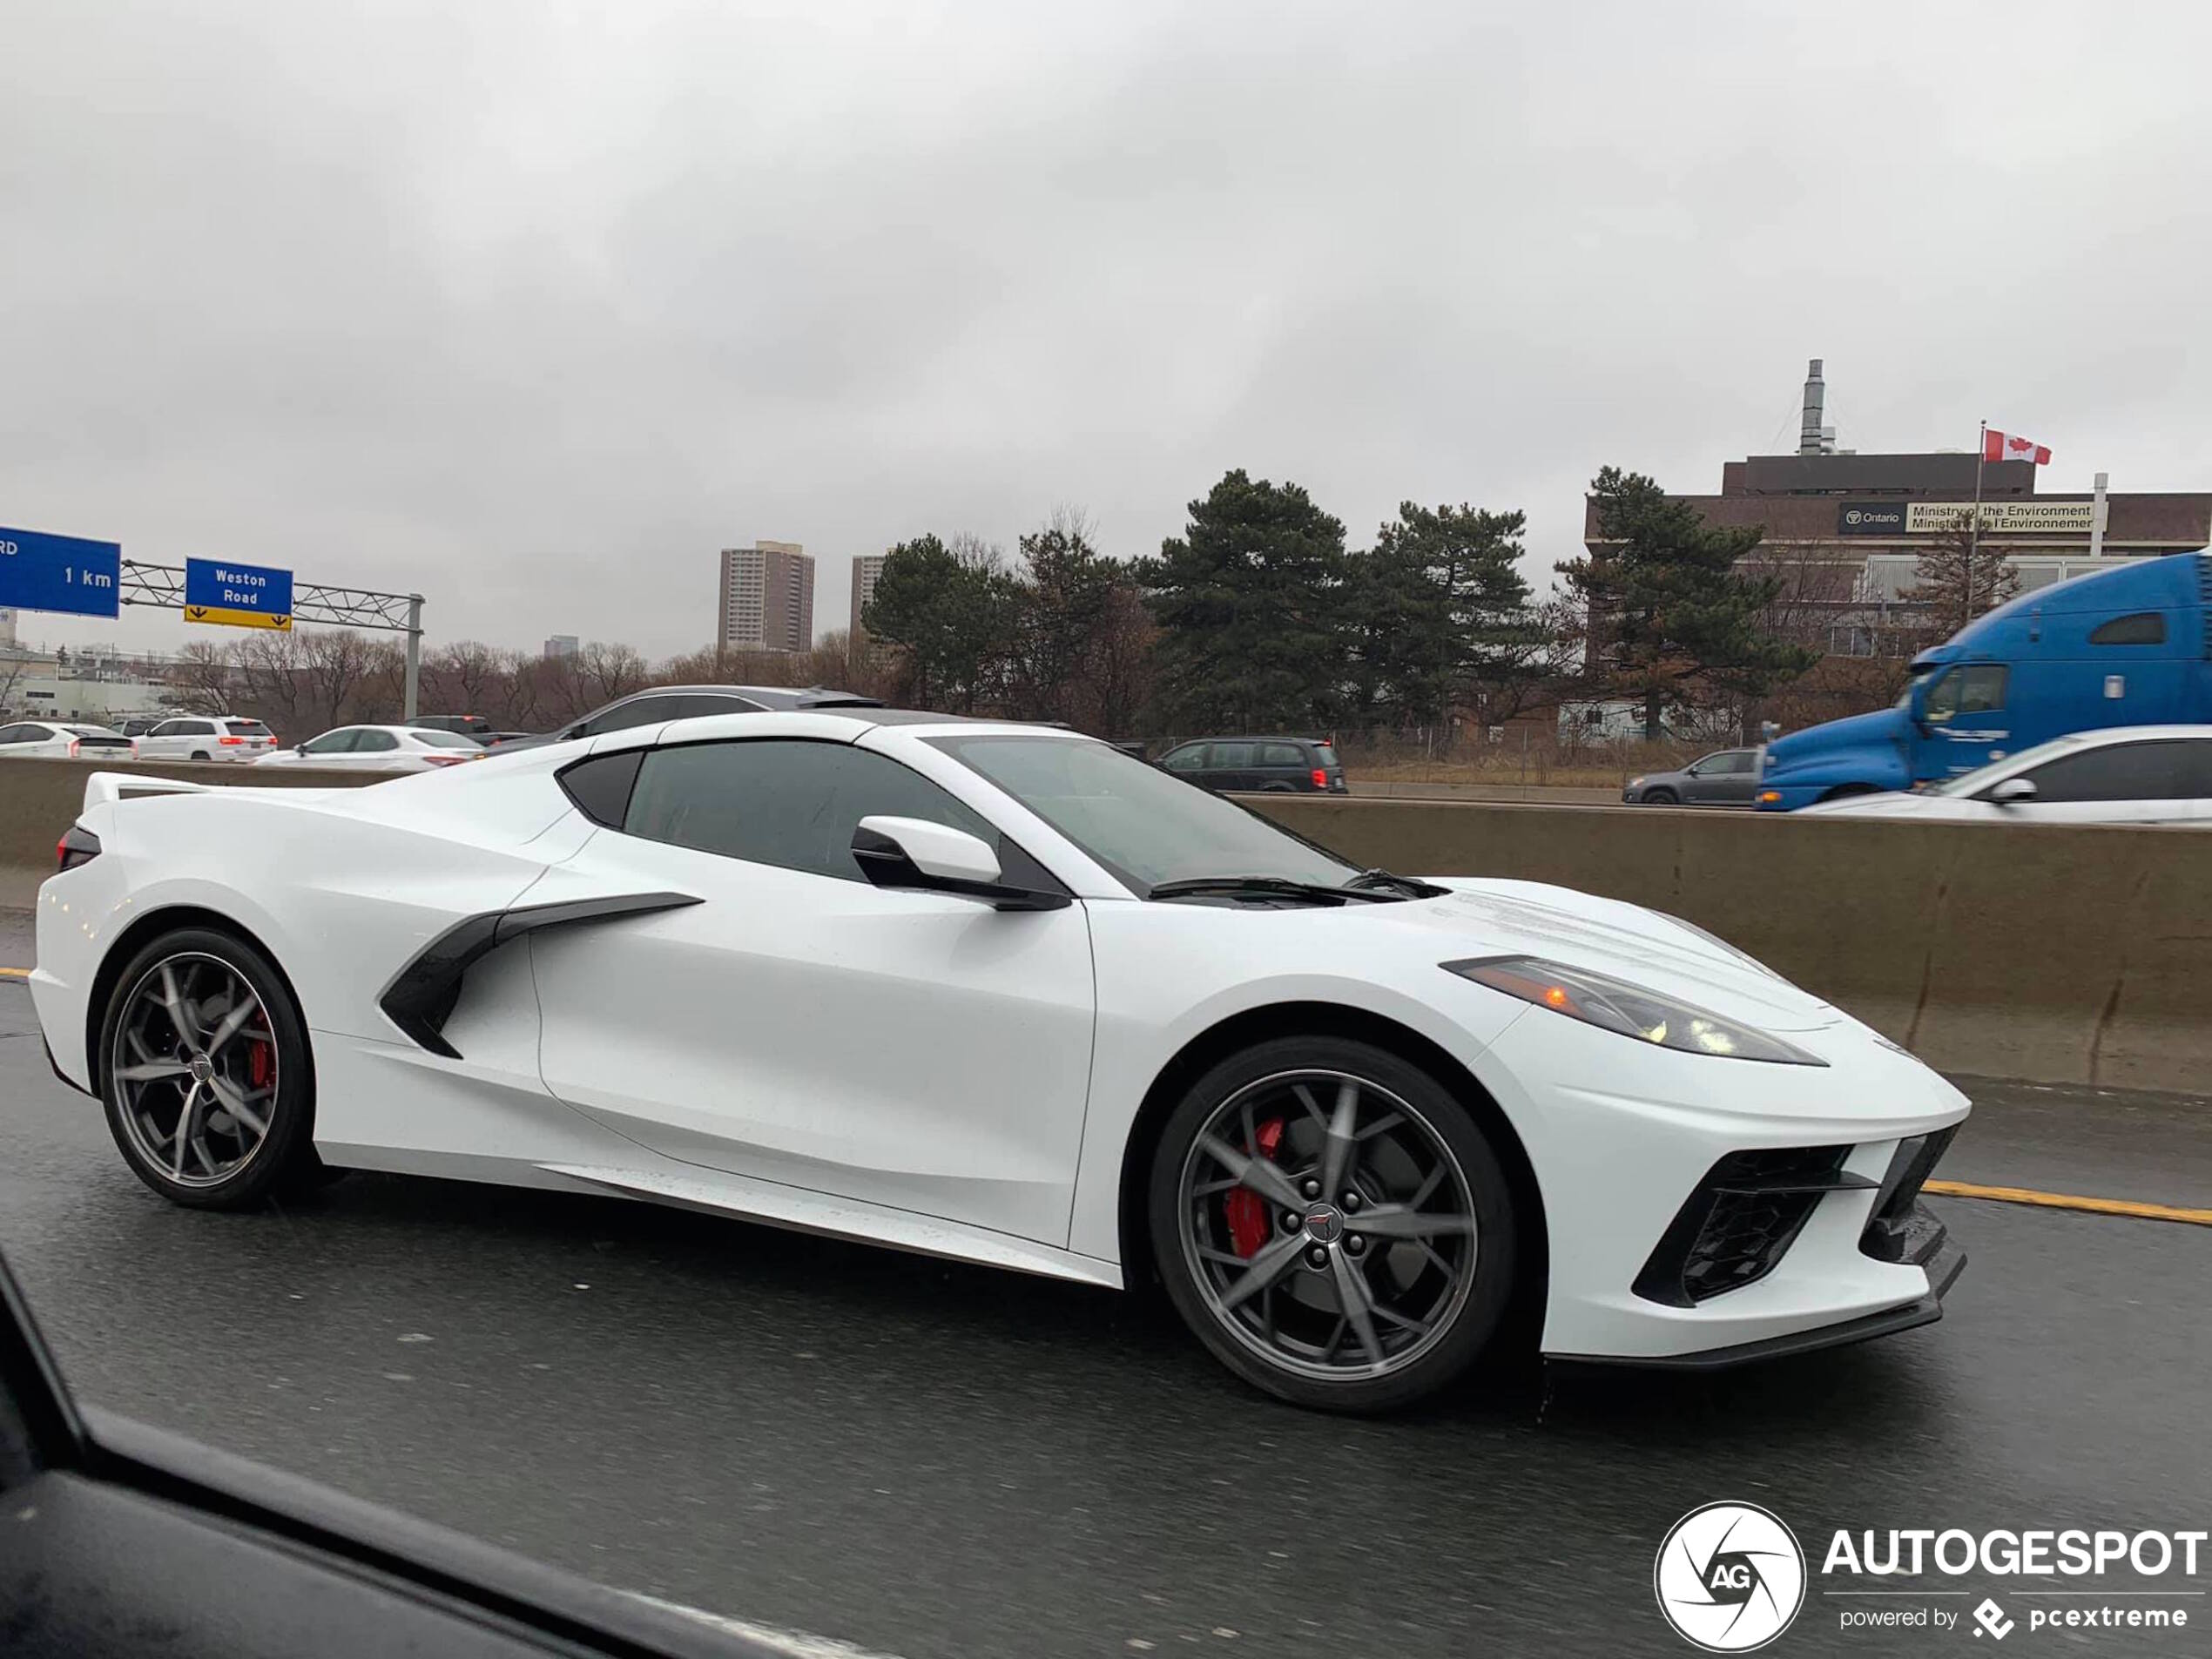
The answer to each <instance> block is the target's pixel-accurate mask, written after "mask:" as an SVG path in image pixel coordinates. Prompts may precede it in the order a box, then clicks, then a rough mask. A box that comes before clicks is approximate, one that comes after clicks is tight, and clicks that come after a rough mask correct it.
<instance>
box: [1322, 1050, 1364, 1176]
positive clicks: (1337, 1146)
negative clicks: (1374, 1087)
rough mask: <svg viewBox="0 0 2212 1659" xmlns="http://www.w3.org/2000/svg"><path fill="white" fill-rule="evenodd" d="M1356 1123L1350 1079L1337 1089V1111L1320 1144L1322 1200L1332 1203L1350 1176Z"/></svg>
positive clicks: (1355, 1090) (1356, 1109)
mask: <svg viewBox="0 0 2212 1659" xmlns="http://www.w3.org/2000/svg"><path fill="white" fill-rule="evenodd" d="M1358 1122H1359V1084H1357V1083H1355V1082H1352V1080H1351V1079H1350V1078H1348V1077H1347V1078H1345V1081H1344V1082H1342V1083H1340V1084H1339V1085H1338V1087H1337V1108H1336V1110H1335V1112H1334V1113H1333V1114H1332V1116H1330V1118H1329V1132H1328V1137H1327V1138H1326V1139H1325V1141H1323V1142H1322V1143H1321V1196H1322V1197H1325V1198H1326V1199H1328V1200H1329V1201H1330V1202H1331V1203H1334V1202H1335V1201H1336V1199H1337V1197H1338V1196H1339V1194H1341V1193H1342V1192H1343V1191H1344V1188H1345V1182H1346V1181H1347V1180H1348V1179H1349V1178H1350V1177H1351V1175H1352V1145H1353V1139H1354V1137H1353V1135H1352V1128H1353V1126H1354V1125H1355V1124H1356V1123H1358Z"/></svg>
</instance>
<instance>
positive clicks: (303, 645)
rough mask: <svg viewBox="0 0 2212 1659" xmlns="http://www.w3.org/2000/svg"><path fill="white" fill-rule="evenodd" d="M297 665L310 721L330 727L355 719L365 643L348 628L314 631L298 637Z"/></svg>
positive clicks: (366, 664) (365, 666) (365, 669)
mask: <svg viewBox="0 0 2212 1659" xmlns="http://www.w3.org/2000/svg"><path fill="white" fill-rule="evenodd" d="M299 664H300V678H303V679H304V680H305V681H306V683H307V690H306V704H307V709H308V710H309V711H312V715H313V718H314V720H316V721H318V722H320V724H321V725H326V726H332V725H347V724H348V723H349V722H351V721H352V720H354V718H358V712H357V711H356V710H355V708H354V700H355V698H356V695H357V694H358V692H359V691H361V683H362V681H363V680H365V679H366V678H368V674H369V671H370V667H371V658H370V653H369V648H368V640H366V639H364V638H363V637H361V635H359V634H357V633H355V632H354V631H353V630H352V629H350V628H332V629H318V630H316V631H314V632H313V633H309V634H305V635H302V636H301V637H300V653H299ZM379 712H381V711H379ZM393 712H394V713H396V712H397V711H396V710H394V711H393Z"/></svg>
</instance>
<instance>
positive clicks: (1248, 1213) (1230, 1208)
mask: <svg viewBox="0 0 2212 1659" xmlns="http://www.w3.org/2000/svg"><path fill="white" fill-rule="evenodd" d="M1258 1135H1259V1147H1258V1156H1259V1157H1264V1158H1267V1159H1269V1160H1272V1159H1273V1158H1274V1157H1275V1149H1276V1148H1277V1147H1278V1146H1280V1145H1281V1144H1282V1143H1283V1120H1282V1119H1281V1118H1279V1117H1271V1118H1269V1119H1268V1120H1267V1121H1266V1122H1265V1123H1262V1124H1261V1125H1260V1126H1259V1130H1258ZM1221 1213H1222V1216H1223V1217H1224V1219H1225V1220H1227V1222H1228V1223H1229V1242H1230V1243H1231V1244H1234V1245H1235V1246H1236V1247H1237V1253H1238V1255H1239V1256H1244V1257H1251V1256H1257V1255H1258V1254H1259V1251H1260V1246H1261V1245H1263V1244H1265V1243H1266V1242H1267V1238H1268V1234H1269V1232H1270V1231H1271V1229H1270V1228H1269V1225H1268V1219H1269V1218H1268V1214H1267V1200H1266V1199H1264V1198H1263V1197H1260V1196H1259V1194H1258V1193H1257V1192H1254V1191H1253V1190H1251V1188H1250V1187H1237V1188H1233V1189H1232V1190H1231V1192H1230V1194H1229V1196H1228V1197H1226V1198H1224V1199H1223V1200H1222V1201H1221Z"/></svg>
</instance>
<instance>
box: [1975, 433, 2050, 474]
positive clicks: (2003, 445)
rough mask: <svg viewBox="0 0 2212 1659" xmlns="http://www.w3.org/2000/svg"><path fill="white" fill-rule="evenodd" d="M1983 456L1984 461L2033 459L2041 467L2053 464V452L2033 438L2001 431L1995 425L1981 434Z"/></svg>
mask: <svg viewBox="0 0 2212 1659" xmlns="http://www.w3.org/2000/svg"><path fill="white" fill-rule="evenodd" d="M1981 458H1982V459H1983V460H1984V461H2032V462H2034V463H2035V464H2036V465H2037V466H2039V467H2047V466H2049V465H2050V464H2051V452H2050V451H2049V450H2048V449H2047V448H2044V447H2043V446H2042V445H2041V444H2040V443H2038V442H2035V440H2034V439H2033V438H2016V437H2013V435H2011V434H2010V433H2006V432H2000V431H1998V430H1997V429H1996V428H1994V427H1991V428H1986V429H1985V430H1984V431H1983V433H1982V435H1981Z"/></svg>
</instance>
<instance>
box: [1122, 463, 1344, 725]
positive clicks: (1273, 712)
mask: <svg viewBox="0 0 2212 1659" xmlns="http://www.w3.org/2000/svg"><path fill="white" fill-rule="evenodd" d="M1344 565H1345V550H1344V525H1343V523H1342V522H1341V521H1339V520H1338V519H1335V518H1332V517H1331V516H1329V515H1328V514H1326V513H1325V512H1323V511H1322V510H1321V509H1319V508H1318V507H1316V506H1315V505H1314V504H1313V501H1312V497H1311V496H1308V495H1307V494H1306V493H1305V490H1303V489H1300V488H1298V485H1296V484H1289V483H1285V484H1274V483H1270V482H1267V481H1266V480H1265V479H1259V480H1257V481H1256V480H1254V479H1252V478H1250V477H1248V476H1247V475H1245V474H1244V472H1243V471H1241V470H1238V471H1234V472H1231V473H1228V474H1225V475H1224V476H1223V478H1222V480H1221V482H1219V483H1217V484H1216V485H1215V486H1214V487H1213V489H1211V490H1210V491H1209V492H1208V493H1207V495H1206V496H1205V497H1204V500H1201V501H1194V502H1191V503H1190V524H1189V527H1188V528H1187V529H1185V530H1184V533H1183V535H1182V536H1170V537H1169V538H1168V539H1167V540H1166V541H1164V542H1163V543H1160V556H1159V557H1157V559H1148V560H1145V561H1144V562H1143V564H1142V565H1141V566H1140V567H1139V570H1138V580H1139V581H1140V582H1141V583H1143V586H1144V589H1145V590H1146V592H1147V594H1148V595H1149V596H1150V601H1151V606H1152V615H1153V619H1154V620H1155V621H1156V622H1157V623H1158V624H1159V626H1160V637H1159V643H1158V647H1157V675H1158V678H1157V685H1158V691H1159V697H1160V708H1161V712H1162V714H1163V716H1164V718H1165V719H1166V721H1167V723H1168V725H1169V726H1170V729H1171V730H1175V731H1179V732H1198V731H1202V730H1220V731H1234V732H1265V731H1277V730H1279V731H1293V732H1294V731H1298V730H1300V729H1304V728H1310V727H1317V726H1325V725H1326V724H1327V723H1328V721H1329V720H1330V719H1331V718H1332V717H1333V716H1334V714H1335V712H1336V711H1337V709H1338V707H1339V705H1340V702H1341V700H1342V698H1343V693H1344V690H1345V669H1346V651H1345V645H1346V640H1345V632H1346V629H1347V627H1348V618H1347V617H1345V610H1344V604H1343V583H1344Z"/></svg>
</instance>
